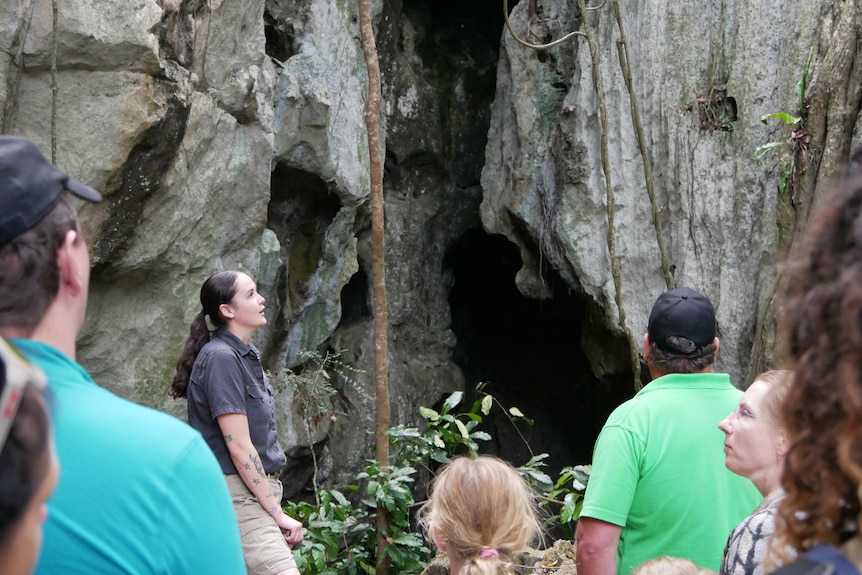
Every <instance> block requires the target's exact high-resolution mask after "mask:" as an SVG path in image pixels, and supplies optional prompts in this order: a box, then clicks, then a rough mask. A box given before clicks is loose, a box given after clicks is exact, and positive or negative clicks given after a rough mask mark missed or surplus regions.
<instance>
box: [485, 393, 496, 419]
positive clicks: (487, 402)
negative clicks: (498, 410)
mask: <svg viewBox="0 0 862 575" xmlns="http://www.w3.org/2000/svg"><path fill="white" fill-rule="evenodd" d="M493 405H494V397H493V396H490V395H486V396H485V397H483V398H482V414H483V415H488V414H489V413H491V407H493Z"/></svg>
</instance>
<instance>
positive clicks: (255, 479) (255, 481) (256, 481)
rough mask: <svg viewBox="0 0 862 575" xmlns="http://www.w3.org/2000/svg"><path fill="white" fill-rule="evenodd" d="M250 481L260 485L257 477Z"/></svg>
mask: <svg viewBox="0 0 862 575" xmlns="http://www.w3.org/2000/svg"><path fill="white" fill-rule="evenodd" d="M252 481H253V482H254V484H255V485H260V479H258V478H257V477H255V478H254V479H252Z"/></svg>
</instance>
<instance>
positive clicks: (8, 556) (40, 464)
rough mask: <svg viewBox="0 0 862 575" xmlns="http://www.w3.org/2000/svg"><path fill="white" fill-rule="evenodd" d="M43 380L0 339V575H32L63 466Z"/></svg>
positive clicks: (38, 373)
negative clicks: (52, 497)
mask: <svg viewBox="0 0 862 575" xmlns="http://www.w3.org/2000/svg"><path fill="white" fill-rule="evenodd" d="M44 387H45V377H44V376H43V375H42V373H41V372H40V371H38V370H37V369H36V368H34V367H33V366H32V365H30V364H29V363H27V362H25V361H24V358H22V357H21V356H20V355H18V352H17V350H15V349H13V348H12V347H11V346H10V345H9V344H8V343H7V342H6V340H4V339H3V338H0V573H3V574H4V575H30V574H31V573H32V572H33V569H34V568H35V567H36V559H37V557H38V555H39V550H40V549H41V548H42V525H43V524H44V523H45V519H47V517H48V511H47V508H46V507H45V502H46V501H47V499H48V497H49V496H50V495H51V493H53V492H54V488H55V487H56V486H57V476H58V474H59V469H60V466H59V464H58V463H57V456H56V454H55V453H54V442H53V440H52V439H51V424H50V418H49V415H48V409H47V407H46V406H45V402H44V401H43V400H42V396H41V394H40V390H41V389H44Z"/></svg>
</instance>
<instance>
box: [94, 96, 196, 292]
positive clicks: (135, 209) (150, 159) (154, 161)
mask: <svg viewBox="0 0 862 575" xmlns="http://www.w3.org/2000/svg"><path fill="white" fill-rule="evenodd" d="M188 117H189V108H188V106H186V105H185V104H183V103H182V102H181V101H180V100H179V99H177V98H171V99H170V100H169V101H168V105H167V109H166V112H165V116H164V118H163V119H162V121H161V122H159V123H158V124H156V125H155V126H153V127H152V128H150V129H149V130H147V132H146V133H145V134H144V135H143V136H142V137H141V139H140V141H139V142H138V144H137V145H136V146H135V147H134V148H133V149H132V151H131V152H130V153H129V158H128V160H126V163H125V164H124V165H123V170H122V172H121V174H120V176H119V180H120V181H119V183H117V182H116V181H112V182H109V183H108V185H107V189H108V190H113V189H116V191H115V192H108V193H106V194H104V196H105V203H106V204H107V212H108V214H109V215H108V218H107V221H106V222H105V224H104V225H103V226H101V230H102V231H101V233H100V234H99V235H98V237H96V239H95V240H94V241H93V249H92V253H93V274H94V275H101V274H102V273H104V274H108V273H109V270H111V269H115V264H116V263H117V261H118V260H120V259H121V258H122V257H123V255H125V253H126V251H128V249H129V244H130V243H131V241H132V240H133V239H134V236H135V232H136V230H137V228H138V225H139V223H140V220H141V217H142V215H143V213H144V207H145V206H146V205H147V200H149V199H150V198H151V197H153V196H154V195H155V194H157V193H158V192H159V191H160V190H161V188H162V178H163V177H164V175H165V172H167V170H168V169H169V168H170V167H171V165H172V164H173V162H174V159H175V158H176V156H177V150H178V149H179V147H180V143H182V141H183V137H184V136H185V133H186V125H187V123H188Z"/></svg>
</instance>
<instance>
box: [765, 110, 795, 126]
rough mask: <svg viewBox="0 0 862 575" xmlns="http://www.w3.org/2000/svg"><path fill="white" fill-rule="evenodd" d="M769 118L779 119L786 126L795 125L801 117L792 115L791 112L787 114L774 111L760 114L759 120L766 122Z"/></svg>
mask: <svg viewBox="0 0 862 575" xmlns="http://www.w3.org/2000/svg"><path fill="white" fill-rule="evenodd" d="M770 118H774V119H776V120H781V121H782V122H784V123H785V124H787V125H788V126H795V125H796V124H798V123H800V122H801V121H802V118H800V117H798V116H794V115H792V114H788V113H787V112H775V113H773V114H766V115H765V116H761V118H760V121H761V122H763V123H764V124H766V123H768V121H769V119H770Z"/></svg>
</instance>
